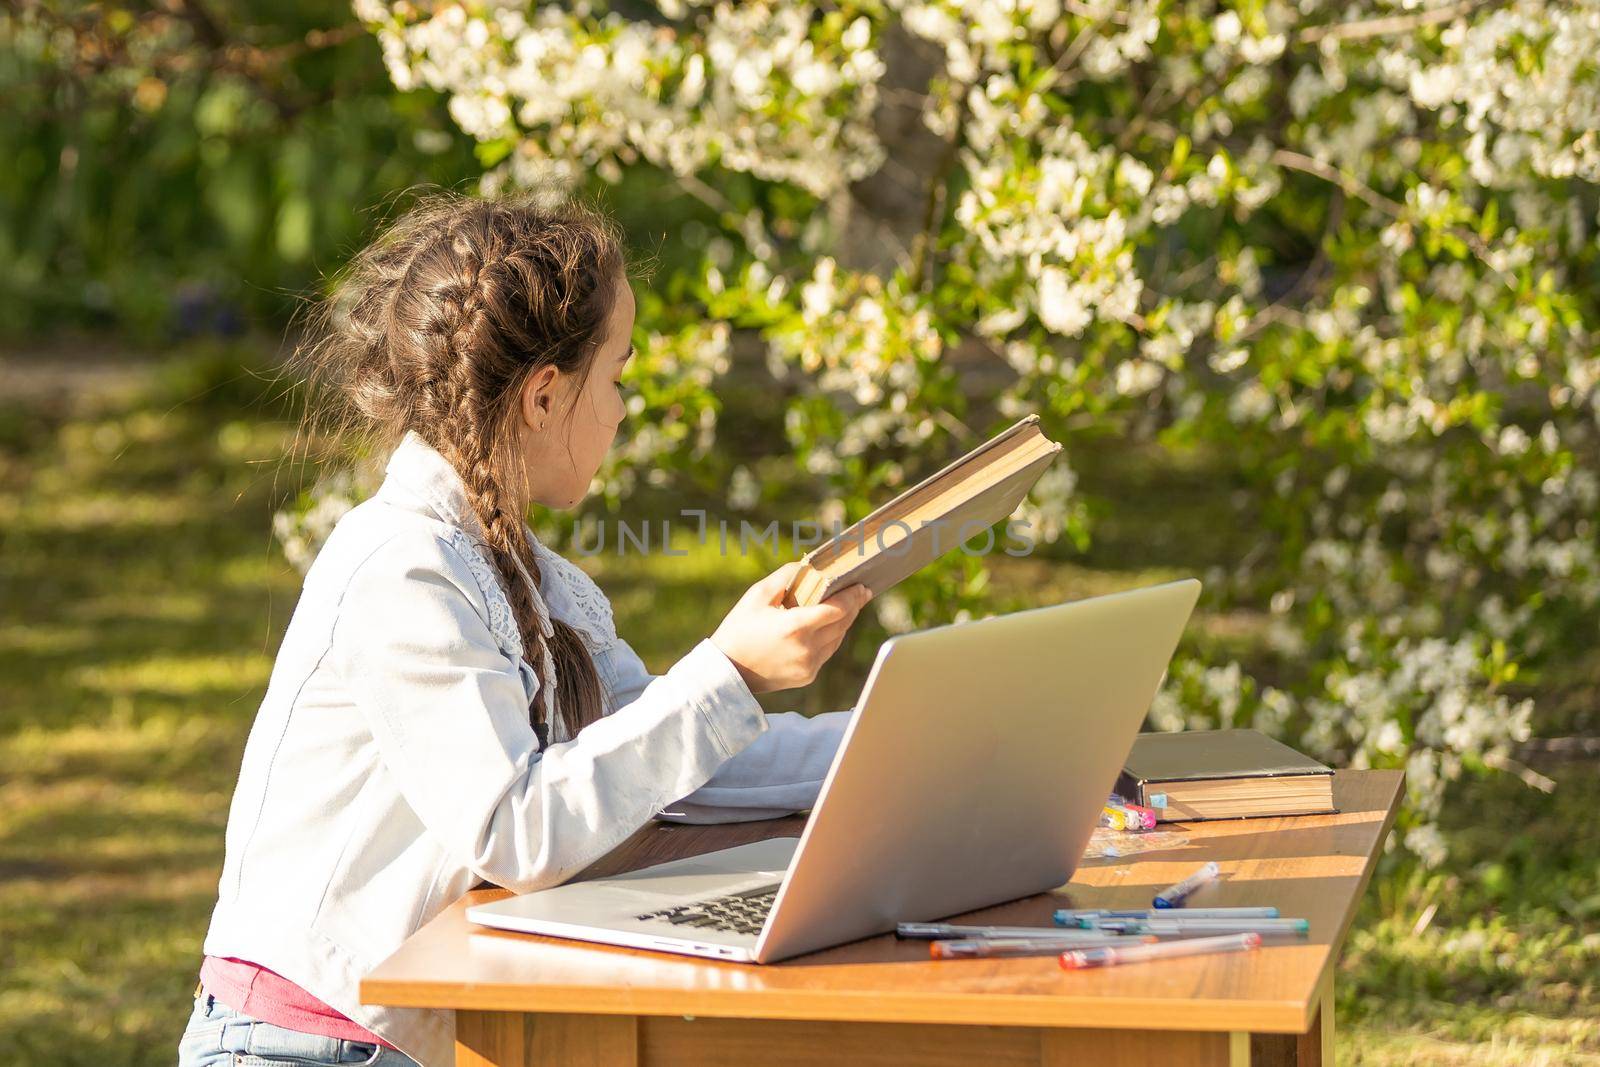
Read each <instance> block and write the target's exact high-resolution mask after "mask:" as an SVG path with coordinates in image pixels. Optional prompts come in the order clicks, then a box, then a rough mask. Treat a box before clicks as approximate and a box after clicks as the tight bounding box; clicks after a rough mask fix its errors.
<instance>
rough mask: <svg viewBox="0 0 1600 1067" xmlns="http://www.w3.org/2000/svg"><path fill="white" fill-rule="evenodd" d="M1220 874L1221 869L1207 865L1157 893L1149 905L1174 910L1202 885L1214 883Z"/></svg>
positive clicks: (1212, 864)
mask: <svg viewBox="0 0 1600 1067" xmlns="http://www.w3.org/2000/svg"><path fill="white" fill-rule="evenodd" d="M1221 873H1222V868H1220V867H1218V866H1217V865H1216V864H1215V863H1208V864H1206V865H1205V866H1204V867H1201V868H1200V869H1199V870H1198V871H1195V872H1194V873H1193V874H1191V875H1190V876H1189V877H1187V878H1185V879H1184V880H1183V881H1181V882H1179V883H1178V884H1177V885H1171V886H1168V887H1167V888H1165V889H1163V890H1162V891H1161V892H1159V893H1157V894H1156V896H1155V900H1153V901H1151V903H1152V904H1154V905H1155V906H1156V907H1158V908H1176V907H1178V906H1179V905H1180V904H1182V903H1183V902H1184V900H1185V899H1187V898H1188V896H1189V894H1190V893H1193V892H1194V891H1195V890H1196V889H1199V888H1200V887H1201V886H1203V885H1207V884H1209V883H1210V882H1213V881H1215V880H1216V878H1217V875H1219V874H1221Z"/></svg>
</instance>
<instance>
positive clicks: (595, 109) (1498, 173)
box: [356, 0, 1600, 860]
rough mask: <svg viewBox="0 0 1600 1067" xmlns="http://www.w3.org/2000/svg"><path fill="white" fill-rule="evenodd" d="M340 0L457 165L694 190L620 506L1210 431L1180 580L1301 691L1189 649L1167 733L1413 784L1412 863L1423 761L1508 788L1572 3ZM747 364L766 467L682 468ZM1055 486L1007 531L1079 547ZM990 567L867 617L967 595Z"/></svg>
mask: <svg viewBox="0 0 1600 1067" xmlns="http://www.w3.org/2000/svg"><path fill="white" fill-rule="evenodd" d="M356 10H357V13H358V15H359V16H360V17H361V19H362V20H363V21H364V22H365V23H367V24H368V26H369V27H370V28H371V29H372V30H373V32H374V33H376V35H377V37H378V39H379V41H380V42H381V44H382V48H383V53H384V57H385V60H386V62H387V65H388V68H389V71H390V74H391V76H392V78H393V80H394V83H395V84H396V86H398V87H399V88H401V89H408V88H412V87H418V86H428V87H432V88H434V89H437V90H441V91H443V92H444V93H446V94H447V95H448V97H449V101H450V111H451V114H452V115H453V117H454V118H455V120H456V121H457V122H458V123H459V124H460V125H461V127H462V128H463V129H464V130H465V131H467V132H468V133H470V134H471V135H472V136H473V137H474V138H476V139H477V141H478V142H479V146H480V158H481V159H482V160H483V161H484V163H485V166H486V168H487V173H486V174H485V177H484V183H485V185H486V187H489V188H494V187H498V186H501V185H504V184H506V183H517V184H526V183H533V182H547V181H551V180H554V181H558V182H566V183H573V182H578V181H587V180H600V181H607V182H616V181H621V180H623V179H624V177H625V176H626V175H627V174H629V173H633V172H637V171H639V170H641V169H643V170H648V171H650V172H652V173H655V174H658V175H660V176H662V177H663V178H664V179H665V180H666V181H668V182H669V183H670V185H671V187H672V188H673V189H675V190H676V191H677V192H678V193H681V194H683V195H686V196H690V197H694V198H696V199H697V200H699V201H701V202H703V204H705V205H706V206H707V207H708V208H709V209H710V210H711V211H712V212H713V213H714V214H713V217H714V218H715V219H716V220H717V225H718V226H719V227H720V229H721V232H720V233H716V234H714V235H712V236H711V239H710V240H709V241H708V242H706V247H707V254H706V256H705V258H704V260H703V262H701V264H700V265H699V266H698V267H697V268H695V269H694V270H693V271H690V272H688V273H687V275H682V276H675V277H674V278H673V279H671V289H672V291H673V292H674V293H675V294H677V297H679V298H680V299H675V300H674V302H673V303H672V304H670V305H669V304H667V303H666V302H664V301H653V302H647V303H646V304H645V305H644V306H643V307H642V309H641V310H642V316H641V326H642V327H643V328H644V329H646V330H647V331H649V335H650V338H651V344H650V345H649V346H648V347H647V348H646V349H645V350H644V352H643V353H642V356H643V358H642V359H641V360H640V361H639V362H640V366H639V367H638V369H637V370H636V371H635V374H636V377H637V379H638V380H639V382H640V383H641V386H642V387H643V388H644V389H646V390H647V391H649V390H656V391H657V392H656V393H655V394H654V395H655V396H657V397H660V396H662V395H666V394H670V400H671V403H672V405H673V410H674V411H676V412H678V417H677V418H675V419H672V420H667V421H664V422H661V421H657V422H653V423H652V424H650V425H649V426H647V427H641V432H639V433H636V434H635V435H633V437H632V438H631V440H630V442H629V444H628V446H627V448H626V449H625V451H624V454H623V455H622V456H620V457H619V460H618V463H617V466H616V467H615V468H614V469H613V470H611V471H610V472H608V473H607V475H606V485H607V486H608V489H609V491H612V492H625V491H626V489H627V487H628V486H629V485H631V484H632V481H631V479H633V478H634V477H636V476H638V475H639V474H642V473H643V472H646V471H658V472H659V471H670V470H674V469H679V470H682V469H684V468H686V467H692V466H694V465H696V464H701V465H704V464H717V463H723V464H727V469H724V470H721V471H720V475H721V476H725V477H726V478H727V484H728V485H729V486H730V487H731V489H730V498H731V499H730V505H731V506H734V507H745V508H749V507H753V506H755V505H756V504H757V503H758V502H759V501H760V500H761V499H762V494H766V495H767V498H768V499H770V498H772V497H773V496H775V495H776V494H777V493H778V491H779V490H780V489H782V488H783V487H784V486H785V484H786V483H787V484H788V485H789V486H792V487H794V488H797V489H800V490H803V491H807V492H812V493H817V494H820V497H819V499H817V500H816V504H817V505H818V506H819V507H820V508H821V512H820V513H821V514H822V515H823V516H824V517H825V518H828V519H850V518H855V517H857V516H859V515H860V514H861V513H863V512H864V511H865V510H866V509H867V507H868V506H869V503H870V501H872V500H881V499H882V497H883V493H882V492H879V490H880V489H885V488H889V487H893V486H896V485H899V484H901V483H903V482H904V481H905V480H906V479H908V478H913V477H916V476H920V475H921V474H923V473H926V472H927V470H929V469H931V466H933V465H936V464H937V463H940V462H943V461H944V460H945V459H947V458H949V456H950V455H952V454H953V453H955V452H958V451H960V450H962V449H964V448H965V447H969V446H970V444H971V443H973V442H974V441H976V440H978V439H981V438H982V437H983V436H984V435H985V434H987V433H988V432H989V431H991V430H993V429H995V428H997V427H998V426H1000V425H1003V424H1004V423H1005V422H1006V421H1008V420H1009V419H1011V418H1013V417H1014V416H1015V415H1017V414H1018V413H1021V412H1028V411H1036V412H1038V413H1039V414H1040V415H1041V416H1042V417H1043V419H1044V421H1045V424H1046V427H1047V428H1048V429H1049V430H1050V431H1051V432H1052V433H1053V435H1055V436H1057V437H1058V438H1059V439H1061V440H1063V441H1065V442H1066V443H1067V444H1068V455H1069V456H1070V455H1071V452H1072V448H1073V446H1074V444H1075V443H1079V442H1085V441H1089V440H1092V439H1094V438H1127V439H1134V438H1140V437H1146V438H1151V437H1153V438H1155V439H1157V440H1158V441H1160V442H1162V443H1165V444H1169V445H1171V446H1174V447H1179V446H1181V447H1195V448H1201V449H1210V450H1213V451H1216V452H1219V453H1222V454H1225V455H1227V456H1228V457H1230V459H1231V460H1232V461H1234V462H1236V463H1237V464H1238V467H1239V470H1240V472H1241V476H1242V477H1243V478H1244V479H1245V480H1246V484H1247V485H1248V486H1250V487H1251V488H1252V490H1253V491H1252V492H1251V494H1250V503H1249V508H1248V515H1249V520H1248V521H1249V525H1248V527H1246V528H1243V529H1241V533H1240V537H1241V539H1242V540H1243V544H1242V549H1246V550H1248V551H1247V554H1246V555H1244V556H1243V558H1241V560H1240V562H1239V565H1238V566H1236V567H1232V568H1228V569H1227V571H1226V573H1222V574H1215V575H1212V576H1210V577H1211V578H1212V582H1211V591H1210V595H1211V596H1212V597H1214V598H1215V600H1214V602H1215V603H1226V602H1245V603H1257V604H1260V605H1263V606H1265V607H1267V608H1268V610H1269V612H1270V617H1271V619H1272V621H1273V625H1272V633H1273V640H1274V642H1275V644H1276V647H1277V648H1278V650H1279V651H1280V652H1281V653H1282V654H1283V655H1284V656H1285V657H1286V659H1287V661H1288V662H1290V663H1292V664H1293V665H1294V670H1293V671H1291V672H1288V673H1287V674H1286V676H1285V679H1282V680H1280V684H1279V685H1278V686H1276V687H1273V686H1266V685H1260V684H1258V683H1257V682H1255V681H1254V680H1252V679H1251V678H1249V677H1248V676H1247V675H1246V674H1245V673H1244V672H1243V671H1242V670H1241V669H1240V667H1239V665H1238V664H1236V663H1234V664H1221V665H1219V664H1214V663H1213V664H1207V663H1202V662H1199V661H1197V660H1194V659H1180V660H1179V661H1178V662H1177V663H1176V664H1175V665H1174V668H1173V671H1172V676H1171V680H1170V681H1169V684H1168V686H1167V687H1166V690H1165V692H1164V693H1163V695H1162V696H1161V698H1160V699H1159V700H1158V702H1157V705H1156V707H1155V709H1154V712H1153V714H1154V716H1155V719H1156V722H1157V724H1158V725H1160V726H1163V727H1168V728H1172V727H1177V726H1181V725H1184V724H1191V723H1192V724H1200V723H1219V722H1220V723H1223V724H1237V725H1249V724H1252V723H1253V724H1255V725H1258V726H1261V727H1263V728H1266V729H1269V730H1272V731H1274V732H1277V733H1279V734H1286V735H1288V739H1289V740H1291V741H1294V742H1297V743H1299V744H1301V745H1303V746H1304V747H1306V748H1308V749H1309V750H1311V751H1315V752H1318V753H1322V754H1325V755H1329V756H1334V757H1337V758H1342V759H1350V760H1353V761H1354V762H1355V763H1356V764H1358V765H1360V764H1373V765H1379V764H1381V765H1386V766H1404V767H1405V768H1406V770H1407V771H1408V783H1409V789H1410V795H1411V801H1412V805H1411V814H1410V816H1409V822H1408V824H1407V825H1408V826H1409V830H1408V832H1407V834H1406V837H1405V843H1406V844H1407V846H1408V847H1410V848H1411V849H1412V850H1413V851H1415V852H1417V853H1418V854H1419V855H1421V856H1422V857H1423V858H1424V859H1425V860H1436V859H1437V858H1438V857H1439V855H1440V853H1441V847H1442V846H1441V842H1440V839H1439V838H1438V835H1437V834H1436V833H1435V832H1434V831H1433V830H1432V829H1431V821H1430V816H1431V814H1432V813H1434V812H1436V811H1437V807H1438V804H1439V800H1440V793H1441V789H1442V785H1443V782H1444V781H1446V780H1449V779H1451V778H1454V777H1456V776H1458V775H1459V774H1460V773H1461V772H1462V770H1463V769H1469V768H1470V769H1477V768H1480V767H1485V766H1487V767H1498V768H1502V769H1511V770H1517V771H1519V772H1520V773H1523V774H1524V776H1525V777H1526V778H1528V779H1529V780H1530V781H1535V782H1537V781H1538V779H1537V776H1536V775H1533V774H1532V772H1529V771H1526V770H1525V769H1521V768H1520V767H1519V766H1518V765H1517V764H1515V762H1514V761H1513V760H1512V759H1511V753H1512V752H1513V746H1514V744H1515V742H1517V741H1519V740H1522V739H1524V738H1526V736H1527V733H1528V730H1529V721H1530V710H1531V709H1530V706H1529V704H1528V702H1526V701H1521V702H1517V701H1514V700H1512V699H1511V698H1510V697H1508V696H1507V695H1506V693H1505V692H1504V691H1503V689H1504V686H1505V685H1506V683H1508V682H1509V681H1511V679H1512V678H1513V677H1514V675H1515V673H1516V671H1517V670H1518V666H1519V664H1521V663H1527V662H1529V661H1537V659H1538V657H1539V656H1541V655H1542V654H1546V653H1548V652H1549V651H1550V650H1551V649H1552V648H1555V647H1556V646H1557V645H1559V644H1560V643H1561V642H1562V641H1568V640H1570V634H1571V632H1572V630H1573V628H1574V627H1581V628H1582V629H1583V631H1584V634H1585V639H1592V638H1593V637H1594V636H1595V630H1596V627H1595V608H1596V603H1597V601H1600V560H1597V555H1596V547H1597V522H1596V520H1597V500H1600V479H1597V476H1596V467H1595V458H1596V456H1597V452H1600V450H1597V447H1596V436H1597V420H1596V405H1595V394H1596V386H1597V383H1600V358H1597V356H1596V354H1595V351H1594V340H1593V334H1592V327H1591V325H1590V323H1591V322H1593V321H1594V320H1595V317H1596V314H1597V307H1596V300H1597V297H1600V287H1597V285H1596V283H1595V282H1594V281H1593V280H1592V279H1593V271H1594V265H1595V258H1596V252H1597V244H1596V226H1597V223H1600V219H1597V216H1596V209H1597V206H1600V198H1597V195H1596V183H1597V181H1600V132H1597V131H1600V65H1597V59H1596V57H1597V56H1600V2H1597V0H1570V2H1559V0H1506V2H1484V0H1436V2H1431V3H1430V2H1429V0H1398V2H1395V3H1388V2H1374V0H1355V2H1342V0H1341V2H1337V3H1335V2H1332V0H1297V2H1295V3H1289V2H1285V0H1223V2H1211V0H1127V2H1112V0H1035V2H1029V0H829V2H821V3H807V2H794V3H776V2H770V0H743V2H740V3H728V2H719V3H706V2H702V0H657V2H656V3H655V4H654V5H653V6H652V5H649V4H645V3H629V4H623V3H617V4H615V5H609V6H608V5H605V4H601V3H579V4H572V5H555V4H537V3H522V4H507V3H500V2H478V3H465V4H461V3H443V2H441V3H434V4H431V5H419V4H417V3H414V2H412V0H400V2H396V3H392V4H390V3H385V2H384V0H357V2H356ZM736 342H739V343H744V342H750V343H753V344H755V345H756V346H757V347H758V348H759V350H760V353H761V354H762V355H764V359H762V360H758V361H757V362H758V363H761V364H764V367H765V370H764V371H763V372H762V373H765V374H770V375H771V376H772V378H773V379H775V381H776V383H778V384H780V385H781V386H782V388H783V390H784V393H783V395H784V396H785V397H786V399H785V401H784V403H785V405H786V411H785V433H786V435H787V447H786V448H785V449H784V450H783V452H782V454H781V455H776V454H775V455H770V456H741V457H739V458H738V460H737V462H735V461H731V460H729V459H727V458H726V456H725V455H723V454H722V453H719V452H717V451H714V450H711V449H709V448H708V447H707V446H708V444H709V441H710V440H711V439H712V437H713V436H714V434H715V432H716V424H717V406H716V402H715V399H714V396H715V392H716V386H717V382H718V379H719V377H721V376H722V375H723V374H725V373H726V372H727V368H728V366H729V363H730V351H731V350H732V349H733V348H734V347H736ZM662 391H666V393H663V392H662ZM796 457H798V460H799V462H798V463H797V462H796ZM1074 483H1075V479H1074V474H1073V471H1072V469H1071V467H1070V466H1068V465H1067V463H1065V462H1061V463H1058V465H1057V466H1056V467H1055V468H1054V469H1053V470H1052V472H1051V473H1050V474H1049V475H1047V476H1046V477H1045V479H1044V480H1042V481H1041V482H1040V484H1039V485H1038V487H1037V488H1036V490H1035V493H1034V497H1033V500H1032V502H1031V503H1030V504H1029V505H1028V513H1027V515H1026V516H1025V517H1026V518H1027V519H1028V520H1029V521H1030V522H1031V523H1032V524H1033V525H1032V529H1033V532H1034V535H1035V536H1036V537H1040V538H1043V539H1046V540H1049V539H1054V538H1057V537H1061V536H1069V537H1073V538H1077V539H1082V538H1083V537H1085V536H1086V535H1087V533H1088V527H1087V520H1086V516H1085V512H1084V510H1083V509H1082V507H1081V506H1080V504H1079V501H1078V500H1077V498H1076V497H1075V495H1074ZM1252 541H1253V542H1255V543H1254V545H1253V547H1252V545H1251V543H1250V542H1252ZM982 573H983V563H982V562H981V561H979V560H975V559H972V558H968V557H963V556H957V557H954V558H953V559H951V560H949V561H947V563H946V564H945V565H944V566H943V567H942V568H940V569H938V570H936V571H935V572H933V573H932V574H931V575H924V576H919V577H918V578H917V579H915V580H913V581H912V582H910V583H908V584H906V585H905V586H902V587H901V588H900V589H899V590H897V591H896V593H894V594H891V595H888V596H885V597H883V598H881V599H880V602H879V604H878V610H879V613H880V618H881V619H882V621H883V622H884V623H885V625H888V626H889V627H890V628H891V629H893V628H900V627H905V626H910V625H915V624H917V623H920V622H923V621H930V620H932V619H934V618H943V617H948V615H949V613H950V610H951V605H952V604H956V605H960V606H963V607H965V608H966V609H968V610H983V609H984V608H985V606H986V605H985V603H984V601H983V596H982V592H983V581H982Z"/></svg>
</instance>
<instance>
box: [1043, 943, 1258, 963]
mask: <svg viewBox="0 0 1600 1067" xmlns="http://www.w3.org/2000/svg"><path fill="white" fill-rule="evenodd" d="M1260 944H1261V935H1260V934H1230V935H1229V936H1227V937H1196V938H1191V939H1190V940H1188V941H1157V942H1156V943H1155V944H1142V945H1129V946H1128V947H1127V948H1120V947H1117V948H1113V947H1112V946H1110V945H1107V946H1105V947H1103V948H1081V949H1072V950H1070V951H1067V952H1063V953H1062V954H1061V966H1062V967H1063V968H1065V969H1066V970H1069V971H1081V970H1087V969H1088V968H1090V967H1115V966H1116V965H1117V964H1119V963H1142V962H1144V961H1145V960H1166V959H1173V958H1176V957H1178V956H1204V955H1209V954H1211V953H1214V952H1248V951H1250V950H1251V949H1253V948H1257V947H1259V946H1260Z"/></svg>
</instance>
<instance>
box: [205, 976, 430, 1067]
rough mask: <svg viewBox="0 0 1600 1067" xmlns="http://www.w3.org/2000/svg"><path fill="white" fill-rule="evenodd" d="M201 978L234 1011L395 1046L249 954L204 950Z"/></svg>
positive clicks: (316, 1031) (348, 1038) (301, 1028)
mask: <svg viewBox="0 0 1600 1067" xmlns="http://www.w3.org/2000/svg"><path fill="white" fill-rule="evenodd" d="M200 983H201V985H203V986H204V987H205V988H206V991H207V992H209V993H210V994H211V995H212V996H214V997H216V998H217V999H218V1000H220V1001H222V1003H224V1004H226V1005H227V1006H228V1007H230V1008H232V1009H233V1010H234V1011H242V1012H244V1013H245V1014H246V1015H249V1016H251V1017H253V1018H256V1019H260V1020H261V1021H262V1022H264V1023H271V1024H273V1025H274V1026H282V1027H284V1028H286V1029H289V1030H299V1031H300V1032H301V1033H303V1034H318V1035H320V1036H322V1037H335V1038H343V1039H344V1040H346V1041H365V1042H370V1043H374V1044H379V1045H382V1046H383V1047H384V1048H395V1046H393V1045H391V1044H389V1042H387V1041H385V1040H384V1039H383V1038H381V1037H379V1036H378V1035H377V1034H375V1033H373V1032H372V1031H371V1030H368V1029H367V1028H366V1027H364V1026H362V1025H361V1024H360V1023H358V1022H356V1021H355V1020H354V1019H351V1018H350V1017H349V1016H346V1015H342V1014H340V1013H339V1012H338V1011H336V1010H334V1009H333V1008H331V1007H329V1006H328V1005H327V1004H324V1003H323V1002H322V1001H320V1000H318V999H317V998H316V997H314V996H312V995H311V994H310V993H307V992H306V991H305V990H304V989H301V988H300V987H299V986H298V985H295V984H294V983H293V982H291V981H289V979H287V978H285V977H283V975H281V974H278V973H277V972H276V971H269V970H268V969H267V968H265V967H262V966H260V965H258V964H254V963H251V962H250V961H248V960H236V959H233V958H231V957H227V956H207V957H206V958H205V960H204V962H202V963H201V964H200ZM395 1051H396V1052H398V1051H400V1050H399V1049H395Z"/></svg>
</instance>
